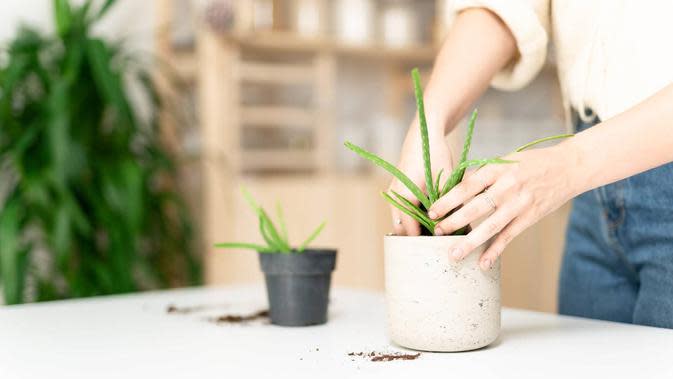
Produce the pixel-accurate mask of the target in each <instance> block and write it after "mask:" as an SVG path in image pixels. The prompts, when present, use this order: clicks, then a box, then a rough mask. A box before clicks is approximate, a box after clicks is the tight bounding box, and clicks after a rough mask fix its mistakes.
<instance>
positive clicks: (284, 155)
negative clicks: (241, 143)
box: [241, 150, 317, 171]
mask: <svg viewBox="0 0 673 379" xmlns="http://www.w3.org/2000/svg"><path fill="white" fill-rule="evenodd" d="M241 165H242V169H243V170H245V171H261V170H264V171H271V170H311V169H315V168H316V167H317V162H316V157H315V152H314V151H311V150H242V151H241Z"/></svg>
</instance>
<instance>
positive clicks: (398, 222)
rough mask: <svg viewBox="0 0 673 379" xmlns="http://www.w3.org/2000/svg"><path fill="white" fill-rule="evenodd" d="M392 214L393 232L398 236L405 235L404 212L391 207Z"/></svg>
mask: <svg viewBox="0 0 673 379" xmlns="http://www.w3.org/2000/svg"><path fill="white" fill-rule="evenodd" d="M390 213H391V214H392V216H393V232H394V233H395V235H397V236H402V235H404V226H402V212H400V210H399V209H397V208H395V207H393V206H391V207H390Z"/></svg>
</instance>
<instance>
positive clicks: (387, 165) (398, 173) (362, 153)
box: [344, 142, 432, 208]
mask: <svg viewBox="0 0 673 379" xmlns="http://www.w3.org/2000/svg"><path fill="white" fill-rule="evenodd" d="M344 145H345V146H346V147H347V148H349V149H350V150H352V151H353V152H355V153H356V154H358V155H359V156H361V157H363V158H365V159H368V160H369V161H371V162H373V163H374V164H376V165H377V166H379V167H381V168H383V169H384V170H386V171H388V172H389V173H391V174H392V175H393V176H394V177H395V178H397V180H399V181H400V182H401V183H402V184H404V185H405V186H406V187H407V188H408V189H409V191H411V193H412V194H414V196H416V199H418V201H419V202H421V204H423V206H424V207H425V208H430V206H431V205H432V203H431V202H430V201H429V199H428V198H427V196H425V194H424V193H423V191H421V189H420V188H418V186H417V185H416V184H415V183H414V182H413V181H411V179H409V177H408V176H406V175H405V174H404V173H403V172H402V171H400V170H399V169H398V168H397V167H395V166H393V165H392V164H390V163H388V162H386V161H385V160H383V159H382V158H380V157H379V156H377V155H376V154H374V153H371V152H369V151H367V150H365V149H363V148H361V147H359V146H356V145H353V144H352V143H350V142H345V143H344Z"/></svg>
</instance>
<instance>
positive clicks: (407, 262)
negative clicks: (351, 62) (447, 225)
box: [345, 69, 571, 351]
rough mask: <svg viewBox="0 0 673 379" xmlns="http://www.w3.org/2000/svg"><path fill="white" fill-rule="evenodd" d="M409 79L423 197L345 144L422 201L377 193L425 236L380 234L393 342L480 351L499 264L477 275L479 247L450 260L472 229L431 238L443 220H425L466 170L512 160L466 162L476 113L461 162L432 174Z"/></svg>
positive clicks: (496, 323)
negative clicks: (420, 154) (451, 252)
mask: <svg viewBox="0 0 673 379" xmlns="http://www.w3.org/2000/svg"><path fill="white" fill-rule="evenodd" d="M412 79H413V82H414V93H415V95H416V104H417V108H418V116H419V124H420V129H421V143H422V152H423V162H424V172H425V185H426V192H423V191H422V190H421V189H420V187H419V186H417V185H416V184H415V183H414V182H413V181H412V180H411V179H409V178H408V177H407V176H406V175H405V174H404V173H403V172H401V171H400V170H399V169H397V168H396V167H395V166H394V165H392V164H390V163H388V162H386V161H384V160H383V159H381V158H380V157H378V156H376V155H374V154H372V153H370V152H368V151H366V150H364V149H362V148H361V147H358V146H355V145H353V144H351V143H349V142H346V143H345V145H346V147H347V148H349V149H351V150H352V151H354V152H355V153H357V154H358V155H360V156H361V157H363V158H366V159H368V160H370V161H372V162H373V163H375V164H376V165H378V166H380V167H382V168H383V169H385V170H386V171H388V172H389V173H391V174H392V175H393V176H394V177H395V178H397V179H398V180H399V181H400V182H401V183H402V184H404V185H405V186H406V187H407V188H408V189H409V191H410V192H411V193H412V194H413V195H414V196H415V197H416V199H417V200H418V202H419V204H420V205H419V206H416V205H415V204H414V203H412V202H411V201H409V200H408V199H406V198H404V197H403V196H401V195H400V194H398V193H397V192H395V191H391V193H386V192H383V193H382V195H383V197H384V199H385V200H386V201H388V202H389V203H391V204H392V205H393V206H395V207H397V208H398V209H400V210H401V211H402V212H404V213H406V214H407V215H409V216H410V217H412V218H414V219H415V220H416V221H418V222H419V224H420V225H421V226H422V229H423V235H422V236H418V237H407V236H394V235H389V236H385V237H384V258H385V270H384V271H385V288H386V303H387V308H388V323H389V328H388V330H389V333H390V336H391V338H392V340H393V341H395V342H396V343H397V344H399V345H402V346H405V347H409V348H413V349H419V350H430V351H462V350H471V349H477V348H480V347H483V346H486V345H488V344H490V343H491V342H493V341H494V340H495V339H496V338H497V336H498V334H499V332H500V266H499V262H496V264H494V265H493V266H492V267H491V269H490V270H488V271H487V272H484V271H482V270H481V269H480V268H479V266H478V258H479V255H480V254H481V250H483V247H480V248H478V249H477V250H478V251H476V252H474V253H472V254H470V255H469V256H468V257H467V258H466V259H464V260H462V261H460V262H454V261H452V260H450V259H449V257H448V255H449V254H448V251H449V249H450V247H451V246H453V245H454V244H455V243H456V242H458V241H459V240H460V239H462V238H466V237H465V234H467V232H468V231H469V230H468V228H463V229H462V230H458V231H456V232H455V233H454V234H453V235H450V236H434V235H433V234H434V231H435V226H436V225H437V223H438V222H440V221H441V220H433V219H431V218H430V217H428V215H427V210H428V209H430V207H431V206H432V204H433V203H434V202H435V201H437V200H438V199H439V198H441V197H442V196H444V195H445V194H447V193H448V192H449V191H450V190H451V189H452V188H453V187H455V186H456V185H457V184H458V183H460V182H461V181H462V180H463V176H464V175H465V170H466V169H467V168H469V167H475V166H476V167H479V166H484V165H487V164H508V163H512V162H513V161H510V160H506V159H503V158H501V157H495V158H485V159H471V160H470V159H468V154H469V150H470V146H471V144H472V134H473V132H474V126H475V121H476V118H477V112H476V110H475V111H474V112H473V113H472V116H471V117H470V121H469V123H468V128H467V135H466V138H465V143H464V145H463V150H462V152H461V155H460V160H459V163H458V165H457V166H456V168H455V169H454V170H453V172H451V173H450V174H448V176H447V178H446V179H445V181H444V182H443V183H442V174H443V172H441V171H440V172H439V173H437V174H436V175H434V174H435V173H433V172H432V167H431V164H430V149H429V141H428V127H427V123H426V120H425V108H424V104H423V91H422V88H421V84H420V77H419V73H418V70H417V69H414V70H413V71H412ZM569 136H571V135H569V134H563V135H558V136H551V137H547V138H543V139H540V140H537V141H533V142H530V143H527V144H525V145H523V146H521V147H520V148H518V149H517V151H522V150H524V149H527V148H530V147H532V146H535V145H537V144H539V143H542V142H545V141H550V140H555V139H560V138H566V137H569Z"/></svg>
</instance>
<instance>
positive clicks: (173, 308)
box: [166, 304, 223, 315]
mask: <svg viewBox="0 0 673 379" xmlns="http://www.w3.org/2000/svg"><path fill="white" fill-rule="evenodd" d="M221 307H223V305H194V306H191V307H178V306H177V305H175V304H169V305H168V306H167V307H166V313H171V314H180V315H187V314H190V313H196V312H203V311H206V310H209V309H213V308H221Z"/></svg>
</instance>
